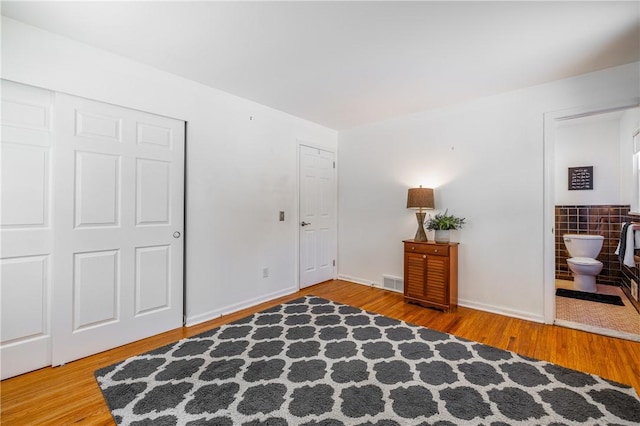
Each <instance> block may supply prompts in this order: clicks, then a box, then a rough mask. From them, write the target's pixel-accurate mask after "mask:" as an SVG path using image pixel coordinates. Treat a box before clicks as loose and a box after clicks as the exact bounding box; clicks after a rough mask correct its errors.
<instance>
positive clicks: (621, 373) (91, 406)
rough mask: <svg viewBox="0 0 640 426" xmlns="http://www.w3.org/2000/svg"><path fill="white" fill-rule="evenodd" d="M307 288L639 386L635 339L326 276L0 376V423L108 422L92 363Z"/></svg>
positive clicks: (224, 320)
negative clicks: (195, 320)
mask: <svg viewBox="0 0 640 426" xmlns="http://www.w3.org/2000/svg"><path fill="white" fill-rule="evenodd" d="M305 294H313V295H316V296H320V297H324V298H327V299H331V300H334V301H336V302H341V303H345V304H348V305H352V306H357V307H360V308H362V309H366V310H369V311H372V312H377V313H380V314H383V315H386V316H389V317H392V318H397V319H401V320H404V321H408V322H411V323H414V324H419V325H422V326H425V327H429V328H432V329H434V330H440V331H444V332H447V333H451V334H455V335H456V336H460V337H464V338H466V339H470V340H475V341H477V342H481V343H484V344H487V345H490V346H495V347H498V348H502V349H507V350H511V351H514V352H517V353H519V354H522V355H526V356H529V357H533V358H538V359H542V360H546V361H550V362H553V363H556V364H559V365H562V366H564V367H568V368H573V369H576V370H580V371H585V372H588V373H593V374H597V375H600V376H602V377H604V378H607V379H610V380H614V381H617V382H621V383H625V384H628V385H631V386H633V387H634V388H635V389H636V392H638V393H640V343H638V342H632V341H628V340H622V339H616V338H612V337H606V336H601V335H596V334H591V333H587V332H583V331H579V330H572V329H568V328H562V327H556V326H550V325H543V324H538V323H535V322H530V321H524V320H519V319H515V318H510V317H505V316H501V315H496V314H491V313H488V312H482V311H477V310H473V309H467V308H458V310H457V311H456V312H454V313H442V312H440V311H436V310H432V309H427V308H423V307H420V306H416V305H411V304H406V303H404V302H403V300H402V295H401V294H398V293H394V292H389V291H385V290H380V289H375V288H371V287H366V286H362V285H359V284H353V283H349V282H346V281H337V280H336V281H328V282H326V283H322V284H318V285H316V286H312V287H309V288H307V289H304V290H302V291H300V292H298V293H296V294H293V295H291V296H286V297H281V298H279V299H276V300H273V301H270V302H267V303H263V304H260V305H258V306H255V307H253V308H250V309H245V310H243V311H240V312H237V313H234V314H231V315H226V316H224V317H222V318H219V319H216V320H212V321H209V322H206V323H203V324H199V325H197V326H193V327H189V328H180V329H176V330H173V331H169V332H166V333H163V334H160V335H157V336H154V337H150V338H148V339H145V340H141V341H139V342H135V343H131V344H129V345H126V346H122V347H119V348H115V349H112V350H109V351H106V352H103V353H100V354H97V355H93V356H90V357H87V358H84V359H81V360H78V361H75V362H72V363H69V364H67V365H64V366H61V367H55V368H43V369H41V370H38V371H34V372H32V373H28V374H24V375H21V376H18V377H14V378H11V379H7V380H4V381H2V382H1V383H0V404H1V408H0V423H1V424H2V425H4V426H11V425H21V426H22V425H71V424H78V425H79V424H84V425H113V424H114V422H113V420H112V418H111V414H110V412H109V409H108V408H107V405H106V403H105V402H104V399H103V397H102V394H101V393H100V389H99V388H98V385H97V383H96V381H95V379H94V377H93V373H94V371H95V370H97V369H99V368H102V367H106V366H108V365H111V364H113V363H115V362H118V361H121V360H124V359H126V358H128V357H130V356H133V355H137V354H140V353H143V352H146V351H149V350H151V349H155V348H157V347H160V346H163V345H165V344H168V343H171V342H174V341H176V340H179V339H181V338H184V337H189V336H193V335H195V334H198V333H201V332H203V331H205V330H208V329H211V328H214V327H217V326H219V325H222V324H225V323H228V322H231V321H234V320H237V319H240V318H243V317H245V316H247V315H250V314H252V313H254V312H257V311H260V310H263V309H266V308H268V307H271V306H275V305H277V304H280V303H282V302H285V301H288V300H292V299H295V298H297V297H300V296H302V295H305Z"/></svg>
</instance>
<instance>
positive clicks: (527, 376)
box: [96, 296, 640, 426]
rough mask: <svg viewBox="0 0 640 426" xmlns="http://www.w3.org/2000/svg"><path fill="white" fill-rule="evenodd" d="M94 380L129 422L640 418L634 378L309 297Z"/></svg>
mask: <svg viewBox="0 0 640 426" xmlns="http://www.w3.org/2000/svg"><path fill="white" fill-rule="evenodd" d="M96 378H97V380H98V384H99V385H100V388H101V389H102V392H103V394H104V397H105V399H106V401H107V403H108V405H109V408H110V409H111V411H112V414H113V418H114V419H115V421H116V423H118V424H123V425H124V424H126V425H163V426H164V425H189V426H205V425H218V426H226V425H246V426H249V425H250V426H259V425H262V426H267V425H268V426H280V425H308V426H312V425H324V426H340V425H363V426H364V425H368V426H393V425H398V426H400V425H403V426H404V425H424V426H426V425H439V426H443V425H461V424H464V425H467V424H477V425H480V424H482V425H492V426H498V425H519V424H521V425H533V424H536V425H574V424H589V425H594V424H598V425H600V424H616V425H637V424H639V423H640V400H639V399H638V396H637V394H636V392H635V391H634V389H633V388H630V387H628V386H625V385H621V384H618V383H614V382H611V381H607V380H604V379H602V378H600V377H597V376H594V375H589V374H584V373H581V372H577V371H573V370H569V369H566V368H562V367H559V366H557V365H554V364H550V363H548V362H543V361H538V360H534V359H531V358H525V357H522V356H520V355H517V354H515V353H513V352H508V351H503V350H500V349H496V348H492V347H489V346H485V345H482V344H480V343H476V342H472V341H468V340H464V339H461V338H458V337H455V336H452V335H449V334H445V333H440V332H436V331H433V330H430V329H428V328H424V327H419V326H415V325H411V324H407V323H405V322H401V321H397V320H394V319H391V318H387V317H384V316H381V315H377V314H374V313H370V312H366V311H362V310H360V309H357V308H354V307H351V306H346V305H342V304H339V303H335V302H331V301H328V300H325V299H321V298H318V297H311V296H310V297H304V298H301V299H298V300H295V301H293V302H289V303H285V304H282V305H279V306H277V307H275V308H272V309H269V310H266V311H263V312H259V313H257V314H254V315H252V316H250V317H247V318H245V319H243V320H240V321H237V322H234V323H231V324H228V325H224V326H222V327H219V328H216V329H214V330H211V331H209V332H206V333H203V334H200V335H198V336H196V337H192V338H189V339H185V340H181V341H179V342H176V343H174V344H171V345H167V346H164V347H162V348H160V349H157V350H155V351H152V352H149V353H146V354H143V355H139V356H135V357H132V358H129V359H127V360H125V361H123V362H121V363H119V364H115V365H112V366H110V367H107V368H104V369H102V370H99V371H97V372H96Z"/></svg>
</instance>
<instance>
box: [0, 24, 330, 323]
mask: <svg viewBox="0 0 640 426" xmlns="http://www.w3.org/2000/svg"><path fill="white" fill-rule="evenodd" d="M2 78H5V79H8V80H13V81H17V82H21V83H25V84H30V85H34V86H39V87H43V88H47V89H51V90H55V91H59V92H66V93H70V94H73V95H77V96H83V97H87V98H91V99H96V100H100V101H103V102H109V103H113V104H118V105H123V106H126V107H130V108H136V109H140V110H143V111H148V112H152V113H156V114H161V115H166V116H169V117H175V118H179V119H182V120H185V121H187V123H188V125H187V155H186V162H187V176H186V197H187V200H186V203H187V206H186V221H187V227H186V235H185V236H186V266H185V269H186V283H187V288H186V300H187V316H188V322H189V323H194V322H198V321H203V320H206V319H209V318H211V317H214V316H217V315H219V314H221V313H225V312H228V311H231V310H236V309H238V308H240V307H242V306H246V305H249V304H254V303H257V302H259V301H262V300H265V299H269V298H273V297H275V296H278V295H281V294H286V293H290V292H293V291H295V290H297V236H298V226H297V221H296V215H297V210H298V207H297V189H296V188H297V187H296V185H297V144H298V140H302V141H305V142H307V143H310V144H314V145H316V146H318V147H322V148H325V149H328V150H336V145H337V133H336V132H335V131H333V130H330V129H327V128H325V127H322V126H319V125H316V124H313V123H310V122H308V121H304V120H301V119H298V118H295V117H292V116H290V115H287V114H284V113H282V112H279V111H275V110H273V109H270V108H267V107H264V106H261V105H259V104H256V103H253V102H250V101H247V100H244V99H241V98H238V97H236V96H232V95H229V94H226V93H224V92H221V91H219V90H215V89H212V88H209V87H206V86H203V85H201V84H198V83H195V82H193V81H190V80H186V79H183V78H180V77H177V76H175V75H172V74H169V73H166V72H162V71H159V70H156V69H154V68H151V67H149V66H146V65H143V64H141V63H137V62H133V61H130V60H128V59H125V58H123V57H119V56H116V55H113V54H110V53H108V52H105V51H102V50H99V49H95V48H92V47H89V46H87V45H84V44H80V43H77V42H75V41H72V40H70V39H67V38H64V37H60V36H57V35H54V34H52V33H48V32H46V31H42V30H40V29H37V28H35V27H31V26H28V25H24V24H22V23H20V22H17V21H14V20H11V19H8V18H5V17H3V18H2ZM251 117H252V119H251ZM279 210H284V211H285V212H286V217H287V220H286V221H285V222H278V211H279ZM264 267H268V268H269V269H270V276H269V278H266V279H264V278H262V268H264Z"/></svg>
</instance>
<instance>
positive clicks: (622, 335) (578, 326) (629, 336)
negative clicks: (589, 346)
mask: <svg viewBox="0 0 640 426" xmlns="http://www.w3.org/2000/svg"><path fill="white" fill-rule="evenodd" d="M553 325H557V326H560V327H566V328H573V329H575V330H582V331H588V332H589V333H595V334H602V335H604V336H609V337H617V338H619V339H625V340H631V341H633V342H640V334H634V333H627V332H626V331H618V330H612V329H610V328H602V327H596V326H593V325H588V324H582V323H579V322H574V321H566V320H559V319H557V320H555V321H554V322H553Z"/></svg>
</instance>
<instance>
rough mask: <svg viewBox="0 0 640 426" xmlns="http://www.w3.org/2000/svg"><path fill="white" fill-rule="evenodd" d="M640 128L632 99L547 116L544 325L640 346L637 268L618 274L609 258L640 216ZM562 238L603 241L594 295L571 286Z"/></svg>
mask: <svg viewBox="0 0 640 426" xmlns="http://www.w3.org/2000/svg"><path fill="white" fill-rule="evenodd" d="M639 122H640V107H638V100H637V99H634V100H630V101H625V102H618V103H614V104H611V105H605V106H602V107H600V108H583V109H576V110H572V111H562V112H558V113H549V114H545V228H544V229H545V237H544V240H545V242H544V245H545V284H544V285H545V322H547V323H553V324H556V325H560V326H565V327H570V328H576V329H581V330H585V331H590V332H594V333H599V334H605V335H609V336H614V337H621V338H625V339H630V340H635V341H640V313H639V309H640V303H638V302H636V301H635V300H633V297H632V296H631V291H630V290H631V280H635V281H636V282H637V280H638V267H637V265H634V266H633V267H625V266H623V265H622V264H621V262H620V261H619V259H618V256H617V255H615V253H614V252H615V250H616V248H617V245H618V242H619V238H620V230H621V223H623V222H628V221H629V216H628V213H629V211H630V210H633V211H637V210H640V207H639V206H638V183H637V182H638V164H637V162H638V161H637V158H635V157H634V152H635V150H634V141H633V138H634V134H635V132H636V130H637V128H638V127H639ZM565 234H578V235H599V236H601V237H602V238H601V242H602V247H601V248H600V250H599V252H598V254H597V256H596V258H595V259H596V260H595V261H594V262H599V263H600V264H601V265H602V270H601V271H600V272H599V273H597V275H596V285H595V288H594V290H593V291H591V290H590V291H582V290H584V289H583V288H577V287H578V286H577V285H575V284H576V283H575V282H574V276H573V275H574V273H573V272H572V271H571V270H570V268H569V265H568V263H567V259H568V258H569V257H570V255H569V254H568V251H567V249H566V245H565V242H564V240H563V235H565ZM572 266H575V265H572ZM573 269H574V270H576V268H575V267H574V268H573ZM596 269H597V268H596ZM627 288H628V291H624V290H625V289H627ZM558 289H560V290H558ZM576 291H578V292H576ZM612 303H617V304H612Z"/></svg>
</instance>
